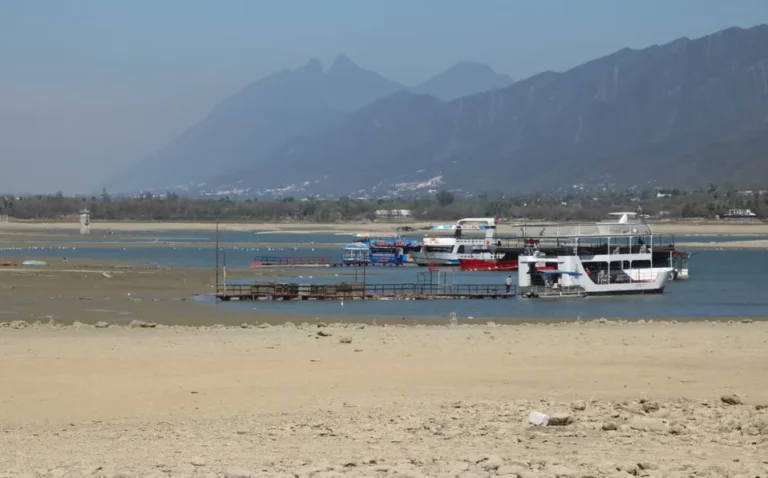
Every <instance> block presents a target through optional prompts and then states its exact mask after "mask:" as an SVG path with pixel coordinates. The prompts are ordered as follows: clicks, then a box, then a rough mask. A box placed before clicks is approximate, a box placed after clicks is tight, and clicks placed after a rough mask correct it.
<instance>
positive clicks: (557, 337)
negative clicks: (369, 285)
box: [0, 322, 768, 478]
mask: <svg viewBox="0 0 768 478" xmlns="http://www.w3.org/2000/svg"><path fill="white" fill-rule="evenodd" d="M767 342H768V323H765V322H759V323H757V322H756V323H741V322H737V323H733V324H725V323H718V324H714V323H687V324H675V323H658V322H656V323H632V324H612V323H603V324H598V323H594V322H592V323H587V324H570V325H549V326H543V325H536V326H534V325H532V326H458V327H442V326H441V327H410V328H407V327H364V328H363V327H361V326H354V325H350V326H334V325H331V326H328V327H317V326H312V327H302V328H296V327H267V328H248V329H241V328H237V329H229V328H221V329H215V330H211V329H208V330H200V329H193V328H184V327H182V328H178V327H171V328H163V329H144V328H136V329H132V328H126V327H110V328H106V329H96V328H92V327H79V328H74V327H66V328H51V327H37V328H33V327H28V328H24V329H13V328H9V327H5V328H0V383H2V384H3V386H2V387H0V428H2V429H1V430H0V450H2V452H0V476H14V477H15V476H46V477H80V476H110V477H116V476H131V477H134V476H153V477H161V476H208V477H214V476H216V477H225V476H227V477H247V476H302V477H303V476H317V477H328V476H350V477H362V476H387V477H389V476H392V477H406V476H410V477H415V476H461V477H479V476H491V475H504V476H520V477H538V478H549V477H571V476H573V477H588V476H594V477H598V476H600V477H602V476H611V477H613V476H618V477H621V476H624V477H630V476H649V477H689V476H696V477H725V476H733V477H736V476H743V477H747V476H750V477H754V476H761V477H762V476H766V473H768V463H767V462H766V454H765V450H766V449H768V409H760V410H758V409H757V408H759V407H756V405H758V406H760V405H764V404H768V388H766V387H765V374H766V359H765V350H766V349H765V347H766V343H767ZM727 394H736V395H737V396H738V399H737V400H736V401H741V402H743V404H735V405H729V404H726V403H725V402H723V401H722V400H721V397H722V396H723V395H727ZM726 398H727V397H726ZM728 401H731V400H730V399H728ZM533 410H537V411H540V412H544V413H548V414H552V415H553V416H554V414H556V413H561V412H563V413H565V414H567V415H568V417H569V418H568V419H567V420H566V422H570V423H568V424H566V425H564V426H548V427H532V426H529V425H528V424H527V417H528V414H529V413H530V412H531V411H533ZM561 419H562V417H561ZM23 473H26V474H23Z"/></svg>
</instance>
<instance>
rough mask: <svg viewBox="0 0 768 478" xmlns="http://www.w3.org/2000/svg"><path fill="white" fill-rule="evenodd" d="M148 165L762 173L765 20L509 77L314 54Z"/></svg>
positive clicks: (364, 187)
mask: <svg viewBox="0 0 768 478" xmlns="http://www.w3.org/2000/svg"><path fill="white" fill-rule="evenodd" d="M334 70H336V72H335V73H334ZM472 72H475V73H474V74H473V73H472ZM472 78H476V79H478V81H477V82H474V81H470V80H471V79H472ZM480 78H482V81H480V80H479V79H480ZM174 162H175V163H174ZM169 164H177V165H184V166H183V167H184V169H185V173H184V175H183V176H182V175H181V174H180V173H178V171H176V172H174V171H172V170H170V171H169V170H166V169H165V168H166V166H168V165H169ZM138 168H139V169H140V170H141V169H145V170H146V168H151V169H152V172H153V174H152V176H155V177H156V179H157V181H154V184H149V182H144V183H143V185H141V183H135V184H136V185H137V186H138V185H141V187H143V188H147V187H152V186H155V187H159V186H165V187H170V186H173V185H176V184H184V183H185V182H186V183H187V184H189V183H190V182H192V181H198V182H199V183H205V186H203V187H202V188H200V189H201V191H198V192H207V193H216V192H219V193H222V194H224V193H226V194H232V193H237V192H240V193H245V194H254V193H257V192H258V193H270V194H271V193H289V192H290V193H291V194H356V195H385V194H392V193H402V192H404V191H417V192H418V191H428V190H432V189H435V188H438V187H446V188H449V189H461V190H465V191H470V192H490V191H500V192H505V191H513V190H514V191H537V190H553V189H557V188H564V187H571V186H572V185H575V184H580V183H586V184H614V185H623V186H631V185H645V184H657V185H661V186H675V187H687V186H696V185H702V184H706V183H709V182H715V183H723V182H729V183H731V184H736V185H743V186H757V185H760V183H763V184H764V182H765V181H766V180H768V26H765V25H761V26H758V27H754V28H749V29H740V28H730V29H727V30H723V31H720V32H717V33H715V34H712V35H708V36H706V37H702V38H698V39H694V40H691V39H688V38H681V39H678V40H675V41H673V42H670V43H667V44H665V45H661V46H657V45H654V46H651V47H648V48H644V49H640V50H632V49H623V50H620V51H618V52H615V53H613V54H611V55H608V56H605V57H602V58H599V59H596V60H593V61H590V62H587V63H585V64H582V65H579V66H577V67H575V68H572V69H570V70H568V71H565V72H545V73H541V74H538V75H535V76H533V77H530V78H527V79H524V80H521V81H517V82H514V83H512V82H511V80H509V79H508V78H504V77H499V75H496V74H495V73H494V72H492V71H490V74H489V69H488V68H487V67H484V66H482V65H477V64H474V63H468V62H467V63H461V64H459V65H456V66H455V67H453V68H451V69H449V70H448V71H446V72H445V73H443V74H442V75H439V76H438V77H436V78H433V79H431V80H428V81H426V82H425V83H424V84H422V85H419V86H417V87H414V88H410V89H408V88H404V87H402V86H400V85H398V84H397V83H393V82H390V81H388V80H386V79H384V78H382V77H381V76H379V75H376V74H375V73H373V72H370V71H366V70H363V69H361V68H359V67H357V66H355V65H354V64H353V63H352V62H351V61H350V60H349V59H347V58H345V57H339V58H338V59H337V60H336V61H335V62H334V64H333V66H331V67H330V68H329V70H328V71H326V72H323V70H322V67H321V66H320V65H319V63H317V62H310V64H308V65H307V66H305V67H303V68H300V69H298V70H294V71H285V72H280V73H277V74H275V75H272V76H270V77H268V78H265V79H263V80H260V81H259V82H256V83H254V84H253V85H250V86H249V87H247V88H246V89H244V90H243V91H242V92H241V93H239V94H237V95H235V96H234V97H232V98H230V99H228V100H226V101H224V102H223V103H222V104H221V105H220V106H219V107H217V108H216V109H215V110H214V111H213V112H212V113H211V114H210V115H209V116H208V117H207V118H206V119H205V120H203V121H202V122H201V123H200V124H198V125H197V126H195V127H193V128H192V129H191V130H189V131H188V132H186V133H185V134H184V135H183V136H182V137H180V138H178V139H176V140H175V141H174V142H173V143H171V144H170V145H169V147H168V148H166V149H165V150H164V151H162V152H160V153H158V155H156V156H154V157H152V158H148V159H146V160H145V161H144V162H143V164H140V165H139V166H138ZM155 171H165V173H166V174H159V175H155ZM202 171H206V173H205V174H199V173H200V172H202ZM217 172H218V173H219V174H216V173H217ZM169 174H170V175H169ZM144 176H145V177H146V176H147V175H146V174H144ZM123 177H125V175H124V176H123ZM203 178H206V179H203ZM160 182H163V184H160ZM124 184H127V183H125V182H124Z"/></svg>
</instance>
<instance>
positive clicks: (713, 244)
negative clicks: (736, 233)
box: [676, 239, 768, 250]
mask: <svg viewBox="0 0 768 478" xmlns="http://www.w3.org/2000/svg"><path fill="white" fill-rule="evenodd" d="M676 246H677V248H678V249H682V250H685V249H768V240H766V239H755V240H749V241H707V242H678V243H677V244H676Z"/></svg>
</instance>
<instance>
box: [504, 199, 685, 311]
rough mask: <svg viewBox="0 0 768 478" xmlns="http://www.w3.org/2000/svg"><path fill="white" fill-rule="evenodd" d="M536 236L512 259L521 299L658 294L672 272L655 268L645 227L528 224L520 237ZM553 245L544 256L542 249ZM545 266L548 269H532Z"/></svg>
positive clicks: (625, 220)
mask: <svg viewBox="0 0 768 478" xmlns="http://www.w3.org/2000/svg"><path fill="white" fill-rule="evenodd" d="M533 231H536V234H537V236H538V238H539V242H538V243H528V244H527V245H526V247H525V249H524V250H523V252H522V253H520V255H519V256H518V263H519V268H518V287H519V289H520V293H521V295H522V296H523V297H572V296H589V295H614V294H651V293H661V292H663V291H664V287H665V286H666V284H667V281H668V280H669V279H671V278H672V274H673V272H674V268H673V267H671V266H665V267H656V266H655V265H654V260H653V248H654V245H656V244H660V243H661V241H659V240H658V238H656V239H657V240H656V241H655V242H654V239H655V238H654V235H653V232H652V231H651V227H650V226H649V225H648V224H646V223H645V222H642V221H641V222H630V221H629V220H628V216H627V215H626V214H625V215H623V216H622V217H621V219H620V220H619V221H618V222H608V223H596V224H536V225H532V224H528V225H524V226H521V236H523V237H531V235H532V234H531V233H532V232H533ZM552 243H554V244H555V245H556V247H550V248H549V250H548V251H546V252H545V251H544V248H543V244H552ZM541 263H546V264H547V265H548V266H550V267H549V268H548V270H541V269H540V268H539V267H538V266H537V265H538V264H541Z"/></svg>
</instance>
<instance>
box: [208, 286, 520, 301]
mask: <svg viewBox="0 0 768 478" xmlns="http://www.w3.org/2000/svg"><path fill="white" fill-rule="evenodd" d="M516 292H517V291H516V289H514V288H513V289H512V290H511V291H510V292H507V291H506V288H505V287H504V285H503V284H501V285H499V284H452V285H438V284H421V283H416V284H414V283H407V284H366V283H363V282H341V283H336V284H298V283H277V282H256V283H253V284H234V285H227V286H226V287H220V288H219V290H217V292H216V294H215V295H216V297H217V298H218V299H219V300H222V301H230V300H241V301H245V300H344V299H347V300H430V299H464V300H466V299H512V298H514V297H515V295H516Z"/></svg>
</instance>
